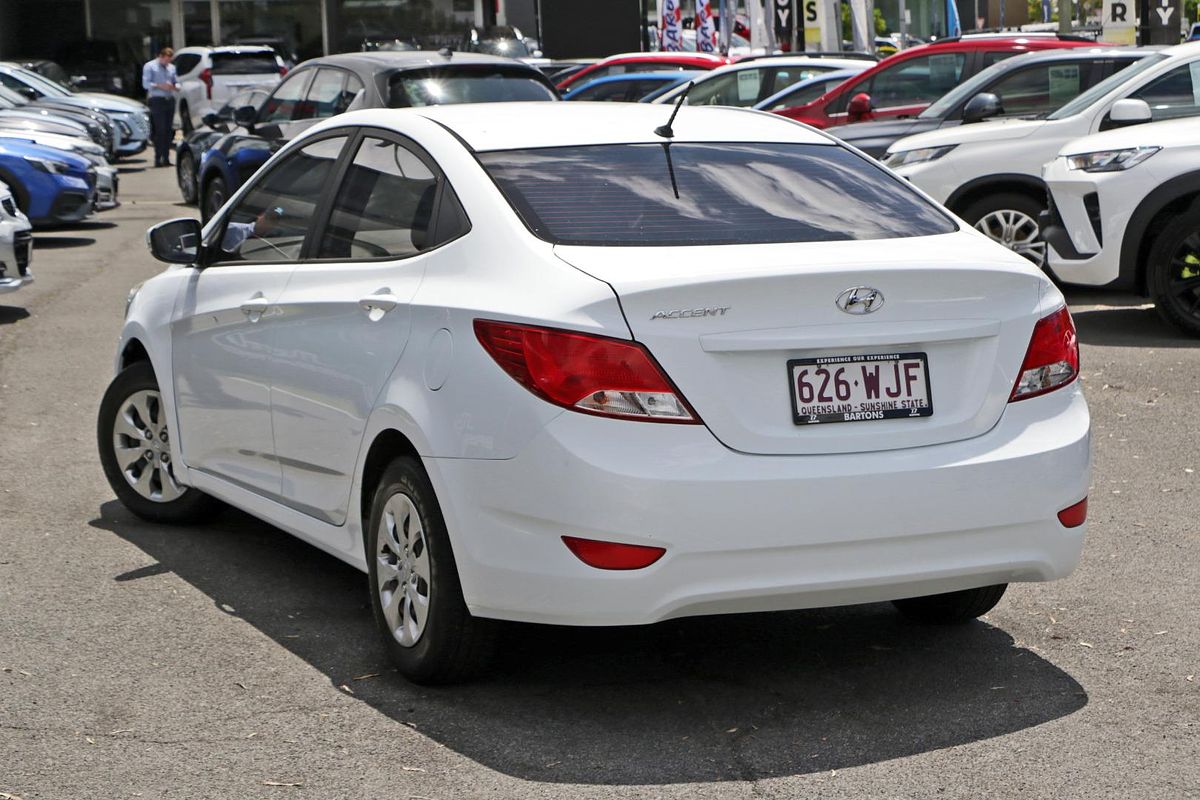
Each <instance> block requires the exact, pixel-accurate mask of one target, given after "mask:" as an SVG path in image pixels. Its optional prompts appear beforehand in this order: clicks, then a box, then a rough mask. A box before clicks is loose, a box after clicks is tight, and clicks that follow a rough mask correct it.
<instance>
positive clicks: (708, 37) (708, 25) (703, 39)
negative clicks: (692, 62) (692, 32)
mask: <svg viewBox="0 0 1200 800" xmlns="http://www.w3.org/2000/svg"><path fill="white" fill-rule="evenodd" d="M696 50H698V51H699V52H701V53H715V52H716V51H717V26H716V25H715V24H714V23H713V13H712V3H711V2H710V0H696Z"/></svg>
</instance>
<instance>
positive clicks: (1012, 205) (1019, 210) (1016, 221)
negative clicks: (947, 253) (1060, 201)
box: [961, 192, 1046, 269]
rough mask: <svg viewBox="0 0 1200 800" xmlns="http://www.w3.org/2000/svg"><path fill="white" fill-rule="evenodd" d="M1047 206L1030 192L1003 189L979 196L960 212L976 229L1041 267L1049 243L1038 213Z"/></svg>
mask: <svg viewBox="0 0 1200 800" xmlns="http://www.w3.org/2000/svg"><path fill="white" fill-rule="evenodd" d="M1044 206H1045V204H1044V203H1039V202H1038V201H1036V200H1034V199H1033V198H1031V197H1029V196H1028V195H1024V194H1018V193H1016V192H1000V193H997V194H993V195H988V196H987V197H984V198H981V199H979V200H976V201H975V202H974V203H972V204H971V205H969V206H967V207H966V208H965V209H963V212H962V215H961V216H962V218H963V219H964V220H966V221H967V222H969V223H970V224H971V225H973V226H974V227H975V230H977V231H979V232H980V233H982V234H984V235H985V236H987V237H988V238H989V239H992V240H994V241H997V242H999V243H1000V244H1002V245H1004V246H1005V247H1007V248H1008V249H1009V250H1012V251H1013V252H1014V253H1016V254H1017V255H1021V256H1024V257H1025V258H1027V259H1029V260H1030V261H1032V262H1033V263H1034V264H1036V265H1037V266H1038V268H1039V269H1040V268H1042V267H1045V266H1046V243H1045V241H1043V240H1042V230H1041V227H1040V226H1039V225H1038V215H1039V214H1041V213H1042V212H1043V211H1044V210H1045V207H1044Z"/></svg>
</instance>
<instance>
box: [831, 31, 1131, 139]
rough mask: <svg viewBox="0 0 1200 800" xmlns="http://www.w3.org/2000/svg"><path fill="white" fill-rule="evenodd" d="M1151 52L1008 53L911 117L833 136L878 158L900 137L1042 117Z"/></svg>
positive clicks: (849, 128) (858, 124)
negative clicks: (966, 125) (1008, 120)
mask: <svg viewBox="0 0 1200 800" xmlns="http://www.w3.org/2000/svg"><path fill="white" fill-rule="evenodd" d="M1150 52H1154V51H1152V50H1150V49H1136V48H1132V47H1119V48H1071V49H1069V50H1039V51H1037V52H1033V53H1026V54H1025V55H1020V56H1013V57H1012V58H1006V59H1004V60H1003V61H999V62H997V63H995V64H993V65H992V66H990V67H988V68H987V69H985V70H984V71H983V72H979V73H976V74H975V76H974V77H972V78H969V79H967V80H965V81H963V82H962V83H960V84H959V85H958V86H956V87H954V88H953V89H951V90H950V91H949V92H946V94H944V95H942V96H941V97H940V98H939V99H938V100H937V101H936V102H935V103H933V104H932V105H930V106H929V108H927V109H925V110H924V111H922V112H921V113H920V114H918V115H917V116H915V117H912V118H909V119H889V120H882V121H876V122H855V123H852V124H850V125H839V126H838V127H837V128H836V129H835V131H834V135H835V136H837V137H838V138H839V139H841V140H842V141H843V142H846V143H848V144H852V145H854V146H855V147H857V148H858V149H859V150H862V151H863V152H864V153H866V154H868V155H871V156H874V157H875V158H881V157H882V156H883V154H884V153H885V152H887V149H888V147H890V146H891V145H892V144H894V143H895V142H897V141H899V140H900V139H903V138H904V137H905V136H912V135H913V134H917V133H924V132H925V131H932V130H937V129H939V128H952V127H954V126H956V125H960V124H963V123H975V122H983V121H985V120H989V119H1003V118H1007V117H1024V118H1029V117H1042V116H1045V115H1046V114H1049V113H1050V112H1051V111H1054V110H1056V109H1058V108H1060V107H1061V106H1063V105H1065V104H1066V103H1068V102H1070V101H1071V100H1074V99H1075V98H1076V97H1078V96H1079V95H1080V94H1081V93H1083V92H1085V91H1087V90H1088V89H1090V88H1092V87H1093V86H1095V85H1096V84H1097V83H1099V82H1100V81H1102V80H1104V79H1105V78H1107V77H1108V76H1110V75H1112V74H1113V73H1115V72H1120V71H1121V70H1123V69H1125V67H1127V66H1129V65H1130V64H1133V63H1134V62H1136V61H1138V60H1139V59H1140V58H1142V57H1143V56H1145V55H1146V54H1147V53H1150Z"/></svg>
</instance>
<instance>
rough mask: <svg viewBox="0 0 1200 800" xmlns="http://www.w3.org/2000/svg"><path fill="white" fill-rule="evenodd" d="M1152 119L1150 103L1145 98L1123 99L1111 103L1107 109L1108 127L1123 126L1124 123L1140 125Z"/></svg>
mask: <svg viewBox="0 0 1200 800" xmlns="http://www.w3.org/2000/svg"><path fill="white" fill-rule="evenodd" d="M1151 119H1153V115H1152V114H1151V113H1150V104H1149V103H1147V102H1146V101H1145V100H1133V99H1128V98H1127V99H1125V100H1118V101H1117V102H1115V103H1113V105H1112V108H1111V109H1109V111H1108V120H1109V123H1110V125H1109V127H1112V128H1123V127H1125V126H1126V125H1141V124H1142V123H1143V122H1149V121H1150V120H1151Z"/></svg>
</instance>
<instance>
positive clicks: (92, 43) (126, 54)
mask: <svg viewBox="0 0 1200 800" xmlns="http://www.w3.org/2000/svg"><path fill="white" fill-rule="evenodd" d="M54 60H55V61H57V62H58V63H59V64H61V65H62V68H63V69H64V70H65V71H66V73H67V74H68V75H69V76H70V83H71V84H72V85H73V86H74V87H75V88H77V89H79V90H81V91H85V92H112V93H115V94H119V95H125V96H127V97H140V96H141V95H142V94H143V90H142V62H141V61H139V60H138V53H137V52H136V51H135V50H134V49H133V48H132V47H130V46H128V45H122V44H119V43H118V42H115V41H112V40H108V39H85V40H76V41H72V42H67V43H66V44H64V45H63V46H61V47H59V48H58V50H57V52H56V53H55V54H54Z"/></svg>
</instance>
